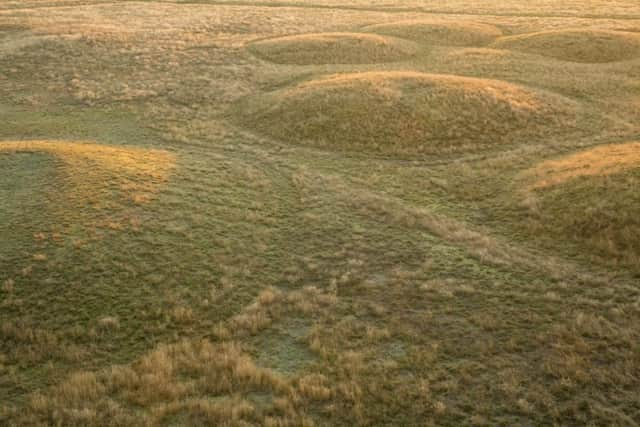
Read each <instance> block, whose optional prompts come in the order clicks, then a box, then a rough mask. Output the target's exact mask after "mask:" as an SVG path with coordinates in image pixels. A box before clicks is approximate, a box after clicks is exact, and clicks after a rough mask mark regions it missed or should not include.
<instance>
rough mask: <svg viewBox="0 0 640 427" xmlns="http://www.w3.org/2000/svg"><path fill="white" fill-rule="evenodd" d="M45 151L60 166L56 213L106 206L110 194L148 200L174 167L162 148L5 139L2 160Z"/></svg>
mask: <svg viewBox="0 0 640 427" xmlns="http://www.w3.org/2000/svg"><path fill="white" fill-rule="evenodd" d="M32 152H33V153H35V152H38V153H46V154H48V155H50V156H52V157H53V158H54V159H55V160H56V162H57V163H59V165H60V168H59V176H60V178H61V182H60V187H61V195H62V197H63V198H64V200H63V201H62V200H61V201H59V202H60V204H61V206H58V207H52V208H53V210H54V211H55V210H56V209H68V208H69V207H74V208H76V207H87V206H92V207H95V208H105V207H109V206H110V205H111V204H112V202H113V197H114V190H116V192H117V193H118V194H119V195H120V196H121V197H123V198H124V199H125V200H129V201H131V202H133V203H134V204H141V203H145V202H148V201H149V200H151V199H152V198H153V197H154V195H155V194H157V193H158V191H159V190H160V189H161V188H162V185H163V184H164V183H165V182H166V181H167V179H168V177H169V175H170V173H171V171H172V170H173V167H174V162H175V159H174V156H173V154H171V153H169V152H167V151H163V150H149V149H141V148H133V147H124V146H123V147H119V146H107V145H101V144H95V143H89V142H72V141H46V140H38V141H4V142H0V156H2V155H11V154H16V153H32Z"/></svg>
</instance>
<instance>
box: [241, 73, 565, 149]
mask: <svg viewBox="0 0 640 427" xmlns="http://www.w3.org/2000/svg"><path fill="white" fill-rule="evenodd" d="M573 116H574V114H573V104H572V103H571V102H569V101H568V100H565V99H564V98H561V97H559V96H555V95H552V94H548V93H542V92H537V91H533V90H530V89H527V88H523V87H519V86H516V85H512V84H509V83H506V82H502V81H496V80H488V79H478V78H468V77H460V76H453V75H439V74H425V73H419V72H412V71H387V72H362V73H350V74H334V75H328V76H325V77H321V78H318V79H315V80H311V81H306V82H303V83H301V84H298V85H296V86H293V87H289V88H285V89H281V90H277V91H274V92H271V93H269V94H266V95H264V96H263V97H261V98H258V99H256V98H252V99H251V100H249V101H246V100H245V101H244V102H243V103H241V105H240V109H239V111H238V115H237V117H238V120H239V121H240V122H241V123H242V124H243V125H244V126H247V127H249V128H251V129H253V130H255V131H257V132H259V133H262V134H264V135H267V136H269V137H272V138H275V139H278V140H282V141H287V142H294V143H300V144H306V145H311V146H316V147H322V148H338V149H346V150H364V151H368V152H380V153H392V154H434V153H442V152H458V151H462V150H471V149H478V148H479V147H482V146H489V145H495V144H502V143H508V142H514V141H518V140H520V139H521V138H527V139H529V140H530V139H532V138H533V139H535V138H540V137H543V136H545V135H548V134H549V133H550V132H554V133H557V132H560V131H562V130H563V129H564V128H565V127H566V126H568V125H570V124H571V122H572V120H573V119H574V117H573Z"/></svg>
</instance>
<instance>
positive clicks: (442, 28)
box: [365, 19, 502, 46]
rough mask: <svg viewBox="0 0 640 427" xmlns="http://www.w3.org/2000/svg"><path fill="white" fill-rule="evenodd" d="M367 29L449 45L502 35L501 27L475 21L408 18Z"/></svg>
mask: <svg viewBox="0 0 640 427" xmlns="http://www.w3.org/2000/svg"><path fill="white" fill-rule="evenodd" d="M365 30H366V31H372V32H375V33H380V34H386V35H389V36H395V37H401V38H405V39H409V40H414V41H417V42H421V43H427V44H435V45H447V46H479V45H485V44H488V43H490V42H491V41H492V40H494V39H495V38H496V37H500V36H501V35H502V31H500V29H498V28H496V27H494V26H492V25H487V24H481V23H475V22H445V21H434V20H421V19H416V20H406V21H399V22H391V23H386V24H376V25H370V26H368V27H365Z"/></svg>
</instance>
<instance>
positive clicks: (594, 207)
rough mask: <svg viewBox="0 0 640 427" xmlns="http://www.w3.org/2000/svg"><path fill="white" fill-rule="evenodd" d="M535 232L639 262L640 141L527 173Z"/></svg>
mask: <svg viewBox="0 0 640 427" xmlns="http://www.w3.org/2000/svg"><path fill="white" fill-rule="evenodd" d="M524 178H525V182H526V188H527V190H528V191H527V194H529V197H530V196H531V193H533V200H534V201H535V202H534V203H531V202H529V203H528V205H529V206H531V208H530V209H531V211H530V219H531V224H532V225H533V226H534V231H535V232H536V234H541V233H543V234H544V235H547V236H549V238H551V239H555V240H557V239H558V236H562V237H563V238H565V239H568V240H571V241H573V242H574V243H577V244H578V245H579V246H581V247H583V248H585V249H586V250H587V251H588V252H589V253H591V254H594V255H596V256H597V257H598V258H600V259H601V260H603V261H605V262H607V263H610V264H611V263H622V264H626V265H630V266H633V267H635V268H640V192H638V188H640V142H633V143H626V144H615V145H606V146H600V147H597V148H594V149H590V150H586V151H583V152H579V153H577V154H573V155H569V156H566V157H563V158H560V159H557V160H549V161H546V162H543V163H541V164H539V165H537V166H536V167H534V168H532V169H530V170H529V171H527V172H526V173H525V174H524Z"/></svg>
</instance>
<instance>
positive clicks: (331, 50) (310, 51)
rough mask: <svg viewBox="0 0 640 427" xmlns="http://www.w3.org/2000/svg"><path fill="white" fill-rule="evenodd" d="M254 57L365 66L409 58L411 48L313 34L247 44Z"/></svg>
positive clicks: (375, 38)
mask: <svg viewBox="0 0 640 427" xmlns="http://www.w3.org/2000/svg"><path fill="white" fill-rule="evenodd" d="M249 50H250V51H251V52H253V53H254V54H255V55H256V56H258V57H260V58H263V59H266V60H268V61H271V62H275V63H278V64H295V65H310V64H367V63H379V62H392V61H399V60H403V59H407V58H410V57H411V56H413V55H414V54H415V52H416V48H415V46H414V45H413V44H412V43H410V42H407V41H406V40H398V39H394V38H390V37H384V36H379V35H375V34H359V33H317V34H301V35H294V36H287V37H277V38H273V39H267V40H261V41H258V42H255V43H251V44H250V45H249Z"/></svg>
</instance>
